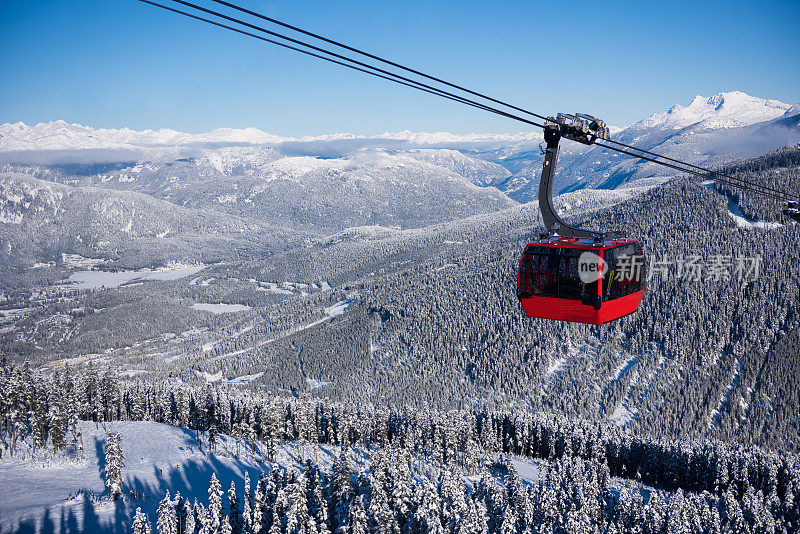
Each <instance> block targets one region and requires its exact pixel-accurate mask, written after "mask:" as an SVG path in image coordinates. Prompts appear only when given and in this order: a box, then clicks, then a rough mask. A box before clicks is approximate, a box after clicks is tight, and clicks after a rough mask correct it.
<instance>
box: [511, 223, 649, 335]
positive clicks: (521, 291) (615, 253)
mask: <svg viewBox="0 0 800 534" xmlns="http://www.w3.org/2000/svg"><path fill="white" fill-rule="evenodd" d="M646 274H647V273H646V264H645V261H644V254H643V252H642V246H641V245H640V244H639V242H638V241H636V240H635V239H625V238H620V239H608V240H604V241H602V242H596V241H595V240H594V239H576V238H563V237H562V238H546V239H541V240H539V241H535V242H533V243H528V245H527V246H526V247H525V251H524V252H523V254H522V258H521V259H520V262H519V270H518V274H517V296H518V297H519V300H520V303H521V304H522V309H523V310H525V313H526V314H527V315H528V316H529V317H539V318H541V319H554V320H557V321H572V322H577V323H589V324H597V325H600V324H603V323H607V322H609V321H613V320H614V319H619V318H620V317H623V316H625V315H628V314H630V313H633V312H635V311H636V310H637V309H638V308H639V304H640V303H641V302H642V296H643V295H644V288H645V280H646Z"/></svg>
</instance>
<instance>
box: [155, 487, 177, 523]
mask: <svg viewBox="0 0 800 534" xmlns="http://www.w3.org/2000/svg"><path fill="white" fill-rule="evenodd" d="M157 514H158V516H157V519H156V532H157V533H158V534H178V525H177V517H176V515H175V508H174V505H173V502H172V500H171V499H170V496H169V490H167V494H166V495H165V496H164V498H163V499H162V500H161V502H160V503H159V504H158V512H157Z"/></svg>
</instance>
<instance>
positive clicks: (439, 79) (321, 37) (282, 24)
mask: <svg viewBox="0 0 800 534" xmlns="http://www.w3.org/2000/svg"><path fill="white" fill-rule="evenodd" d="M212 1H213V2H216V3H217V4H221V5H223V6H227V7H230V8H232V9H235V10H237V11H241V12H242V13H247V14H248V15H252V16H254V17H258V18H260V19H262V20H266V21H268V22H272V23H273V24H277V25H279V26H283V27H284V28H288V29H290V30H294V31H296V32H299V33H302V34H303V35H308V36H309V37H313V38H315V39H319V40H321V41H325V42H326V43H329V44H332V45H336V46H338V47H341V48H344V49H345V50H349V51H351V52H355V53H357V54H360V55H362V56H365V57H368V58H370V59H374V60H377V61H380V62H381V63H385V64H387V65H391V66H393V67H397V68H399V69H402V70H404V71H407V72H411V73H413V74H416V75H418V76H422V77H424V78H427V79H429V80H433V81H435V82H439V83H443V84H444V85H447V86H449V87H452V88H453V89H458V90H460V91H464V92H466V93H469V94H471V95H473V96H479V97H481V98H485V99H486V100H489V101H491V102H494V103H495V104H500V105H502V106H506V107H508V108H511V109H513V110H516V111H520V112H522V113H525V114H527V115H531V116H533V117H536V118H537V119H542V120H547V117H545V116H544V115H539V114H538V113H533V112H532V111H528V110H526V109H523V108H520V107H517V106H514V105H512V104H509V103H508V102H503V101H502V100H497V99H496V98H492V97H490V96H487V95H485V94H483V93H479V92H477V91H472V90H470V89H467V88H466V87H462V86H460V85H457V84H454V83H451V82H448V81H446V80H442V79H441V78H437V77H435V76H431V75H429V74H425V73H424V72H420V71H418V70H416V69H413V68H411V67H406V66H404V65H401V64H399V63H395V62H394V61H390V60H388V59H385V58H382V57H380V56H376V55H374V54H370V53H369V52H365V51H363V50H359V49H358V48H355V47H352V46H349V45H346V44H344V43H341V42H339V41H334V40H333V39H329V38H327V37H324V36H322V35H319V34H316V33H313V32H310V31H307V30H304V29H302V28H298V27H297V26H292V25H291V24H287V23H285V22H282V21H280V20H277V19H274V18H272V17H268V16H266V15H262V14H261V13H256V12H255V11H251V10H249V9H246V8H243V7H241V6H238V5H236V4H233V3H231V2H226V1H224V0H212Z"/></svg>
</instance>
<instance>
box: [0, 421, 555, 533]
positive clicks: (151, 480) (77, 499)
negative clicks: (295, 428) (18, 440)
mask: <svg viewBox="0 0 800 534" xmlns="http://www.w3.org/2000/svg"><path fill="white" fill-rule="evenodd" d="M105 429H106V430H107V431H109V432H114V433H117V432H118V433H120V434H121V435H122V450H123V454H124V455H125V467H124V468H123V478H124V484H123V497H122V498H120V499H119V500H117V501H113V500H111V499H109V497H108V492H107V491H106V488H105V484H104V469H105V465H104V452H103V451H104V443H105V436H106V430H104V428H103V426H98V427H96V426H95V424H94V423H91V422H81V423H80V430H81V433H82V435H83V444H84V457H83V458H72V459H67V458H59V459H57V460H50V461H48V462H44V461H37V462H36V463H32V461H31V460H30V459H21V458H9V457H7V456H6V457H4V458H3V459H2V460H0V532H2V533H6V532H55V533H62V532H103V533H111V532H114V533H117V532H119V533H123V532H124V533H128V532H130V528H131V521H132V517H133V514H134V512H135V510H136V508H137V507H141V509H142V510H143V511H144V512H145V513H147V514H148V516H149V518H150V520H151V522H152V523H153V524H155V519H156V509H157V508H158V503H159V501H160V500H161V499H162V498H163V497H164V494H165V492H166V491H167V490H169V491H170V493H171V494H172V495H174V494H175V492H176V491H180V493H181V495H183V496H184V497H187V498H188V499H190V500H194V499H195V498H197V499H198V501H200V502H202V503H205V502H206V500H207V498H208V494H207V492H208V484H209V481H210V479H211V474H212V473H216V475H217V477H218V478H219V480H220V483H221V485H222V488H223V489H224V490H226V491H227V489H228V488H229V487H230V484H231V481H234V482H236V485H237V489H238V491H239V494H240V495H241V492H242V487H243V480H244V473H245V471H247V472H249V473H250V479H251V480H252V481H253V484H255V481H256V480H257V479H258V476H259V473H260V472H261V471H262V470H264V471H268V470H270V469H272V468H275V467H279V468H282V469H296V470H301V468H302V463H303V461H304V460H305V459H309V458H310V459H313V460H314V461H315V462H316V463H317V464H318V465H319V466H320V468H321V469H322V470H324V471H327V472H330V469H331V466H332V464H333V460H334V458H335V457H336V455H337V454H338V447H334V446H328V445H317V446H316V447H312V446H310V445H308V446H306V447H305V448H304V450H303V451H302V452H303V454H302V456H301V451H300V449H299V447H298V446H297V444H295V443H285V444H284V445H283V446H282V447H278V449H277V454H276V458H275V462H274V463H272V462H269V461H267V460H266V459H265V457H264V456H263V455H262V453H261V451H260V450H258V449H257V446H256V445H253V444H251V445H250V446H248V447H245V446H244V445H243V444H240V445H239V447H238V457H237V444H236V441H235V440H234V439H233V438H231V437H230V436H225V435H223V436H220V439H219V443H218V445H217V450H216V452H215V453H213V454H211V455H210V457H209V456H208V455H207V453H208V449H207V447H206V444H205V440H204V441H203V445H202V447H201V446H200V445H199V443H198V441H197V439H196V435H195V432H194V431H191V430H187V429H183V428H179V427H174V426H170V425H165V424H160V423H152V422H132V421H118V422H114V423H111V424H107V425H105ZM370 454H371V453H370V451H368V450H363V449H359V448H356V449H354V451H353V454H352V455H351V460H352V463H353V465H352V467H353V468H354V469H355V470H358V469H361V468H363V467H364V466H365V463H366V462H367V460H368V459H369V456H370ZM511 460H512V462H513V464H514V466H515V468H516V470H517V471H518V474H519V475H520V477H521V478H522V479H523V480H525V481H528V482H532V481H535V480H538V479H539V478H540V467H539V462H537V461H534V460H526V459H520V458H512V459H511ZM466 480H467V481H468V482H469V481H470V480H471V478H466ZM132 492H133V493H132Z"/></svg>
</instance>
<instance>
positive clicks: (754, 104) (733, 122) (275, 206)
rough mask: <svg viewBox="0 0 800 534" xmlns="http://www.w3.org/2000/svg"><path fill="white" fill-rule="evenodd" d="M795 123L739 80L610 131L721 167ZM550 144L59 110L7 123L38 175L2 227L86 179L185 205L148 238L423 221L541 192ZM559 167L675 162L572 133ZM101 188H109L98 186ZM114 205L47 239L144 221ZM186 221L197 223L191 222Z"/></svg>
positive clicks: (10, 140) (16, 190) (585, 174)
mask: <svg viewBox="0 0 800 534" xmlns="http://www.w3.org/2000/svg"><path fill="white" fill-rule="evenodd" d="M799 122H800V106H798V105H795V106H790V105H789V104H785V103H782V102H778V101H776V100H764V99H760V98H756V97H753V96H749V95H747V94H745V93H741V92H730V93H719V94H716V95H714V96H712V97H710V98H705V97H701V96H697V97H695V98H694V99H693V100H692V101H691V102H690V103H689V105H687V106H681V105H675V106H673V107H671V108H669V109H668V110H666V111H664V112H662V113H656V114H654V115H651V116H650V117H647V118H645V119H643V120H642V121H639V122H637V123H636V124H634V125H632V126H630V127H627V128H624V129H614V130H613V132H614V133H613V136H614V138H615V139H618V140H620V141H622V142H625V143H629V144H632V145H635V146H637V147H640V148H644V149H648V150H652V151H654V152H658V153H661V154H664V155H668V156H671V157H674V158H678V159H681V160H685V161H688V162H691V163H695V164H702V165H709V166H714V165H718V164H721V163H727V162H732V161H735V160H741V159H744V158H748V157H752V156H756V155H760V154H762V153H765V152H767V151H770V150H773V149H775V148H778V147H782V146H786V145H789V144H793V143H797V142H800V126H798V123H799ZM541 143H542V136H541V133H540V132H526V133H519V134H471V135H453V134H448V133H441V132H440V133H430V134H429V133H413V132H399V133H385V134H382V135H378V136H372V137H365V136H355V135H352V134H333V135H326V136H319V137H304V138H286V137H279V136H275V135H271V134H268V133H265V132H263V131H261V130H257V129H255V128H247V129H244V130H234V129H217V130H213V131H211V132H206V133H201V134H189V133H182V132H177V131H174V130H145V131H134V130H130V129H127V128H124V129H120V130H110V129H94V128H90V127H88V126H81V125H77V124H68V123H66V122H64V121H55V122H49V123H40V124H36V125H34V126H28V125H25V124H22V123H16V124H4V125H2V126H0V164H4V166H3V165H0V171H2V170H5V171H7V172H16V173H24V174H27V175H29V176H30V177H33V178H36V179H38V180H42V181H43V182H37V183H36V184H34V183H33V182H21V181H20V180H21V178H20V177H19V175H6V178H5V181H4V184H5V185H4V187H3V188H2V190H0V193H2V195H0V208H2V211H0V230H1V229H2V228H3V227H5V228H6V230H5V233H7V234H9V235H13V236H16V238H19V239H21V240H22V241H19V242H18V244H17V245H15V246H22V247H24V246H26V245H25V241H24V239H23V235H22V234H20V233H19V230H21V227H20V225H21V224H22V223H21V222H20V221H23V222H25V223H26V224H28V223H33V222H34V221H36V220H38V218H40V217H42V216H43V215H42V214H46V213H48V212H49V211H48V210H50V209H51V208H50V207H47V206H40V207H39V208H36V205H37V204H36V202H34V203H33V204H31V203H30V202H28V201H26V200H20V199H22V198H23V197H24V198H27V197H26V196H25V194H23V193H21V192H20V191H22V190H23V189H24V190H26V191H27V190H29V189H31V188H33V189H31V190H41V189H42V188H43V187H45V185H46V182H58V183H60V184H61V185H62V186H65V187H67V189H58V190H57V196H59V195H60V196H65V198H78V197H80V196H81V195H78V192H80V191H81V189H83V188H91V189H86V190H85V191H86V193H85V195H83V196H84V197H85V199H87V200H85V201H83V202H84V204H86V203H87V202H89V200H88V199H100V198H103V199H104V200H103V201H102V202H103V203H108V202H111V200H109V198H110V197H108V195H111V196H112V197H113V195H114V194H117V195H122V196H119V198H117V199H116V200H115V202H117V203H118V204H119V205H125V206H129V207H130V211H131V213H133V212H136V213H138V216H137V217H140V218H141V217H144V214H147V213H149V212H151V211H154V210H155V211H159V212H161V213H166V212H172V211H173V210H171V209H170V205H173V206H176V207H179V208H181V209H182V210H189V211H174V213H171V214H170V215H169V217H170V219H169V220H164V221H163V224H162V223H159V224H155V225H153V223H154V221H155V220H157V219H153V218H150V217H145V219H142V224H144V226H142V227H141V228H142V232H144V233H143V234H142V235H140V236H139V237H140V238H143V239H147V240H148V241H149V240H151V239H156V238H155V237H153V236H158V235H160V234H163V233H164V232H167V231H168V234H166V235H170V236H175V235H176V234H178V233H180V231H181V230H180V228H181V227H183V228H185V227H186V224H185V221H188V220H192V221H204V222H203V223H202V225H205V224H208V222H209V221H206V220H205V217H206V216H207V215H206V214H208V213H215V214H218V215H220V216H223V217H224V216H226V215H228V216H232V217H233V219H230V220H228V219H220V220H219V222H215V223H214V224H216V225H221V226H220V227H221V228H226V230H223V231H222V234H225V235H227V236H228V237H226V239H227V238H230V239H235V240H238V237H234V236H236V235H239V234H241V233H242V232H240V231H238V230H236V228H240V227H241V226H242V225H243V224H246V225H265V226H264V228H262V229H261V230H260V232H261V233H263V231H264V230H265V229H267V228H269V229H271V231H272V232H274V231H275V229H278V228H283V229H285V228H292V229H296V230H297V231H299V232H302V233H305V234H306V235H309V236H319V235H332V234H335V233H337V232H341V231H343V230H346V229H347V228H352V227H359V226H381V227H387V228H420V227H424V226H428V225H431V224H437V223H441V222H447V221H452V220H456V219H460V218H464V217H469V216H471V215H476V214H480V213H487V212H494V211H499V210H503V209H506V208H509V207H512V206H514V205H515V204H516V202H527V201H530V200H533V199H535V198H536V194H537V188H538V181H539V173H540V172H541V171H540V166H541V160H542V155H541V151H540V144H541ZM558 168H559V172H558V174H557V182H556V186H557V187H556V190H557V191H558V192H560V193H566V192H573V191H578V190H581V189H616V188H620V187H625V188H627V187H632V186H642V185H645V186H646V185H651V184H656V183H659V182H661V181H663V180H664V179H666V178H668V177H669V176H671V175H674V174H675V172H673V171H671V170H670V169H666V168H663V167H660V166H657V165H654V164H652V163H647V162H643V161H639V160H637V159H634V158H630V157H627V156H623V155H620V154H617V153H611V154H609V153H607V151H606V150H605V149H602V148H599V147H597V146H584V145H580V144H577V143H572V142H568V141H564V142H563V143H562V148H561V154H560V158H559V167H558ZM102 190H105V191H107V193H104V194H103V195H102V196H100V191H102ZM109 190H112V191H114V193H113V194H112V193H111V192H109ZM53 191H54V193H53V194H56V193H55V192H56V190H55V189H54V190H53ZM130 192H135V193H138V194H140V195H139V196H136V195H130V194H128V193H130ZM123 193H126V194H124V195H123ZM20 195H22V197H21V196H20ZM148 199H154V201H156V202H157V205H158V206H159V207H158V209H156V208H155V206H156V204H153V203H152V202H149V203H145V204H143V202H145V201H147V200H148ZM515 201H516V202H515ZM567 202H568V203H569V202H571V201H567ZM31 206H33V207H31ZM135 206H139V207H138V208H136V209H134V207H135ZM40 208H41V209H40ZM34 209H39V211H33V210H34ZM73 209H74V208H73ZM86 209H88V206H87V208H86ZM82 212H83V211H82ZM119 213H120V217H119V218H118V220H110V219H108V217H105V219H104V220H105V221H106V222H105V223H104V224H105V225H106V226H105V227H104V228H103V230H102V231H98V232H95V233H94V234H93V235H95V236H96V237H95V238H92V237H91V236H89V235H81V233H80V232H79V231H78V230H79V229H80V228H81V224H82V222H81V221H80V220H77V219H76V220H72V219H70V218H69V216H67V217H66V218H65V219H63V220H62V221H61V223H59V224H61V226H63V228H64V229H67V228H72V229H71V230H69V231H67V234H69V237H65V236H62V238H61V239H60V240H59V244H58V245H56V244H54V243H48V244H47V245H46V246H42V247H41V248H43V249H47V250H52V251H53V252H54V253H58V252H59V251H61V250H62V249H64V248H70V249H72V248H74V247H72V246H70V247H64V246H62V244H63V243H65V242H73V241H75V240H76V239H77V241H75V242H76V243H81V239H84V240H88V242H92V243H103V242H111V243H116V242H117V241H118V240H115V239H107V238H106V237H104V236H102V235H101V234H104V233H105V232H108V231H110V232H112V234H118V235H119V237H120V238H122V237H125V236H126V235H128V233H126V232H124V231H123V230H124V229H125V228H126V227H127V226H129V225H130V224H133V225H134V226H133V230H134V233H136V232H135V230H136V228H139V227H138V226H137V222H136V219H135V218H134V217H133V216H132V215H131V216H130V217H128V216H123V215H124V214H123V213H122V212H119ZM57 214H59V212H54V215H57ZM86 216H89V212H86ZM187 217H188V219H187ZM131 221H133V223H131ZM177 221H184V223H181V224H178V222H177ZM44 223H46V224H48V225H52V224H56V218H49V219H47V218H46V220H45V221H43V224H44ZM108 224H111V225H112V226H108ZM12 226H16V230H11V229H10V228H11V227H12ZM189 226H191V227H194V228H197V227H196V226H195V223H191V224H189ZM212 226H213V225H212ZM87 228H88V227H87ZM145 229H146V230H145ZM228 229H230V230H231V231H228ZM51 230H52V232H54V231H55V228H52V229H51ZM52 232H51V233H52ZM120 232H121V233H120ZM282 232H283V230H281V231H280V232H278V233H279V234H280V233H282ZM192 233H194V232H192ZM249 233H252V232H249ZM255 233H259V230H256V231H255ZM151 234H152V235H151ZM79 235H80V238H79V237H78V236H79ZM12 241H13V240H12ZM159 242H161V240H159ZM83 243H87V241H83ZM265 245H266V243H265ZM86 252H88V251H86ZM33 256H35V254H34V255H33Z"/></svg>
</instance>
